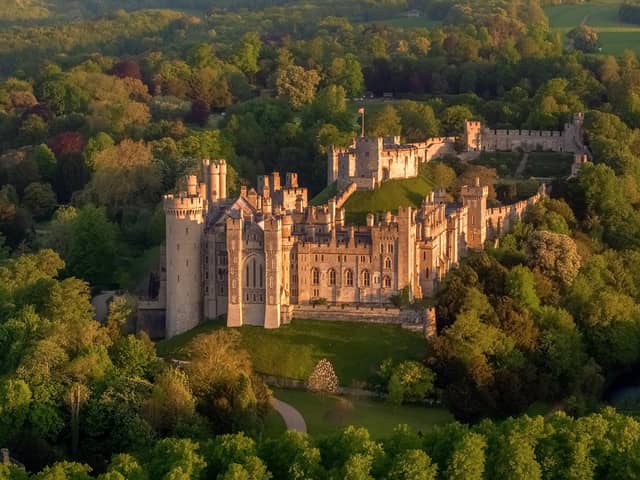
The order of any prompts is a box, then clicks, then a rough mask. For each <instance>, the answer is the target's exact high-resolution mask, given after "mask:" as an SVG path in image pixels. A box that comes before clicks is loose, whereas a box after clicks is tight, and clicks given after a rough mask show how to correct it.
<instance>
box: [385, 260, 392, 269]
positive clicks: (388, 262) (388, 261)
mask: <svg viewBox="0 0 640 480" xmlns="http://www.w3.org/2000/svg"><path fill="white" fill-rule="evenodd" d="M384 268H386V269H387V270H391V259H390V258H389V257H387V258H385V259H384Z"/></svg>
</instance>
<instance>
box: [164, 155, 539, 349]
mask: <svg viewBox="0 0 640 480" xmlns="http://www.w3.org/2000/svg"><path fill="white" fill-rule="evenodd" d="M226 175H227V171H226V163H225V162H224V160H220V161H218V162H210V161H208V160H204V161H203V163H202V173H201V179H200V181H198V179H197V177H196V176H193V175H192V176H188V177H187V178H186V189H185V190H183V191H181V192H180V193H179V194H177V195H166V196H165V198H164V210H165V214H166V248H165V250H166V271H165V272H164V275H163V276H162V281H161V285H160V289H161V292H160V295H159V302H160V303H162V306H163V307H164V308H165V309H166V316H165V328H166V332H165V335H166V337H172V336H174V335H177V334H179V333H182V332H184V331H187V330H189V329H191V328H193V327H195V326H196V325H198V323H200V322H201V321H202V320H203V319H205V318H216V317H218V316H220V315H226V318H227V325H228V326H232V327H233V326H241V325H257V326H263V327H265V328H278V327H279V326H280V325H282V324H285V323H288V322H289V321H290V320H291V319H292V318H293V316H294V315H296V313H297V312H299V311H300V310H301V309H304V308H305V307H308V306H309V305H313V304H314V303H319V302H322V303H327V304H329V305H341V306H342V307H344V306H353V305H356V306H363V305H364V306H368V307H370V310H371V311H374V310H375V309H377V308H378V309H384V308H386V306H388V305H389V301H390V298H391V296H393V295H395V294H397V293H398V292H399V291H400V290H402V289H405V288H406V289H407V290H408V293H409V295H410V297H412V298H422V297H425V296H428V295H431V294H432V293H433V292H434V289H435V288H436V287H437V284H438V282H439V281H440V280H441V279H442V278H443V276H444V275H445V274H446V273H447V272H448V271H449V269H451V268H452V267H454V266H455V265H457V264H458V262H459V261H460V259H461V258H462V257H463V256H464V255H465V253H466V251H467V250H468V249H481V248H482V247H483V245H484V243H485V240H487V239H490V238H495V237H497V236H498V235H499V234H500V233H501V232H502V231H504V230H506V229H508V228H509V225H510V224H511V222H513V221H514V220H516V219H519V218H521V217H522V215H523V214H524V212H525V210H526V209H527V207H528V206H529V205H531V204H532V203H534V202H536V201H538V199H539V198H540V197H541V195H542V194H543V192H542V191H541V192H539V193H538V194H536V195H535V196H533V197H531V198H530V199H528V200H525V201H522V202H519V203H517V204H514V205H510V206H507V207H500V208H494V209H490V208H487V195H488V187H486V186H481V185H480V183H479V181H477V182H476V183H475V184H474V185H469V186H465V187H463V188H462V191H461V200H462V201H461V203H460V204H447V203H445V194H444V192H443V191H437V192H434V193H431V194H429V195H428V196H427V197H426V198H425V199H424V201H423V202H422V205H421V206H420V208H417V209H416V208H411V207H400V208H399V209H398V212H397V214H392V213H390V212H387V213H385V214H383V215H374V214H369V215H367V219H366V225H363V226H353V225H346V224H345V211H344V209H343V208H342V206H341V204H342V203H344V201H342V200H341V199H340V198H339V197H338V198H336V197H334V198H332V199H330V200H329V201H328V202H327V203H326V204H325V205H322V206H310V205H308V203H307V189H306V188H304V187H300V186H299V185H298V179H297V175H296V174H295V173H287V174H286V179H285V182H284V184H283V183H282V182H281V179H280V175H279V174H278V173H273V174H271V175H269V176H261V177H259V179H258V188H257V190H256V189H253V188H252V189H249V190H247V188H246V187H242V189H241V191H240V195H239V196H238V197H237V198H233V199H230V198H227V191H226ZM354 190H355V187H354V186H353V184H352V185H351V189H348V191H354Z"/></svg>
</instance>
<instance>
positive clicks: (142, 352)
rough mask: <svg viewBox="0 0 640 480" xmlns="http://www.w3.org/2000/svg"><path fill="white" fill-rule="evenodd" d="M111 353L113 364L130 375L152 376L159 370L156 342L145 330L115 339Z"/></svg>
mask: <svg viewBox="0 0 640 480" xmlns="http://www.w3.org/2000/svg"><path fill="white" fill-rule="evenodd" d="M110 353H111V359H112V361H113V364H114V365H115V366H116V367H118V368H119V369H120V370H121V371H122V373H124V374H125V375H127V376H128V377H142V378H151V377H152V375H153V374H154V373H156V371H157V370H158V366H159V365H158V358H157V357H156V351H155V348H154V344H153V342H152V341H151V340H150V339H149V336H148V335H147V334H146V333H145V332H140V333H139V334H137V335H125V336H122V337H119V338H117V339H115V340H114V343H113V345H112V347H111V351H110Z"/></svg>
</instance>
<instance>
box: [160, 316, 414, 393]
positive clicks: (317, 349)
mask: <svg viewBox="0 0 640 480" xmlns="http://www.w3.org/2000/svg"><path fill="white" fill-rule="evenodd" d="M218 328H223V325H222V324H221V323H220V322H218V321H211V322H207V323H204V324H202V325H200V326H199V327H197V328H196V329H194V330H192V331H190V332H186V333H184V334H182V335H178V336H176V337H173V338H171V339H169V340H164V341H162V342H159V343H158V344H157V351H158V354H159V355H161V356H163V357H170V358H188V356H189V351H188V350H189V341H190V340H191V339H192V338H193V337H194V336H196V335H198V334H200V333H206V332H211V331H214V330H216V329H218ZM238 330H239V331H240V333H241V335H242V344H243V347H244V348H245V349H246V350H247V351H248V352H249V354H250V355H251V358H252V360H253V365H254V368H255V370H256V371H257V372H259V373H263V374H267V375H277V376H281V377H288V378H294V379H299V380H306V379H307V378H308V376H309V374H310V373H311V371H312V370H313V367H314V366H315V364H316V363H317V362H318V360H320V359H322V358H328V359H329V360H330V361H331V362H332V363H333V366H334V368H335V371H336V374H337V375H338V378H339V379H340V384H341V385H345V386H348V385H363V384H364V383H365V382H367V381H368V380H369V379H370V378H371V376H372V375H373V374H374V372H375V370H376V368H377V367H378V365H380V363H381V362H382V361H383V360H384V359H386V358H389V357H391V358H395V359H397V360H406V359H421V358H422V357H423V356H424V355H425V353H426V342H425V340H424V338H423V337H422V336H421V335H419V334H417V333H415V332H410V331H408V330H404V329H402V328H401V327H400V326H397V325H378V324H371V323H353V322H329V321H322V320H303V319H294V321H293V322H292V323H290V324H289V325H283V326H282V327H280V328H278V329H275V330H265V329H264V328H261V327H249V326H247V327H242V328H239V329H238Z"/></svg>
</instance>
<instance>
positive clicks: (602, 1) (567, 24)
mask: <svg viewBox="0 0 640 480" xmlns="http://www.w3.org/2000/svg"><path fill="white" fill-rule="evenodd" d="M621 3H622V0H597V1H595V2H589V3H583V4H575V5H550V6H548V7H546V8H545V12H546V14H547V17H549V23H550V25H551V28H553V29H555V30H557V31H560V32H562V33H566V32H568V31H569V30H571V29H572V28H574V27H576V26H578V25H580V24H581V23H582V22H585V23H587V24H588V25H589V26H590V27H593V28H595V30H596V31H597V32H598V34H599V35H600V43H601V44H602V53H608V54H614V55H615V54H619V53H622V51H624V50H625V49H631V50H634V51H635V52H636V53H637V54H640V25H638V26H634V25H631V24H628V23H623V22H621V21H620V20H618V9H619V8H620V5H621Z"/></svg>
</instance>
